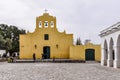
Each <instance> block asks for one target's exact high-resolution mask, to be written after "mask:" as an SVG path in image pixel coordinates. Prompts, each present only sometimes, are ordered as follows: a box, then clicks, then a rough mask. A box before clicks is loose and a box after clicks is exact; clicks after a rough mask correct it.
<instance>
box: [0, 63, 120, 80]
mask: <svg viewBox="0 0 120 80" xmlns="http://www.w3.org/2000/svg"><path fill="white" fill-rule="evenodd" d="M0 69H1V70H0V80H120V69H114V68H108V67H104V66H100V64H99V63H7V62H1V63H0Z"/></svg>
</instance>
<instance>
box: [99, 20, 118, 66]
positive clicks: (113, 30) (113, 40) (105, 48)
mask: <svg viewBox="0 0 120 80" xmlns="http://www.w3.org/2000/svg"><path fill="white" fill-rule="evenodd" d="M100 37H101V38H102V43H101V49H102V51H101V52H102V54H101V65H103V66H108V67H114V68H120V22H118V23H116V24H114V25H112V26H110V27H108V28H106V29H104V30H103V31H101V32H100Z"/></svg>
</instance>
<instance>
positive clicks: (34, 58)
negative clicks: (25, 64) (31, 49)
mask: <svg viewBox="0 0 120 80" xmlns="http://www.w3.org/2000/svg"><path fill="white" fill-rule="evenodd" d="M33 60H34V62H35V61H36V56H35V53H33Z"/></svg>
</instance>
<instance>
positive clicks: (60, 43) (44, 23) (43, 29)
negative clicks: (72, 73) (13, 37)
mask: <svg viewBox="0 0 120 80" xmlns="http://www.w3.org/2000/svg"><path fill="white" fill-rule="evenodd" d="M19 41H20V59H32V58H33V54H34V53H35V55H36V58H38V59H41V58H42V55H43V54H44V55H45V59H52V58H62V59H78V60H85V56H84V54H85V53H84V50H85V49H87V47H84V49H83V47H81V46H79V47H78V46H75V45H74V44H73V34H67V33H66V32H65V31H64V32H59V31H58V29H57V25H56V17H54V16H51V15H49V13H44V14H43V15H42V16H38V17H36V28H35V31H34V32H32V33H29V32H28V33H26V34H21V35H20V40H19ZM82 46H83V45H82ZM90 46H91V48H92V49H94V50H95V51H94V53H95V54H94V55H93V56H94V57H95V60H98V61H100V45H99V46H95V45H90ZM88 48H89V47H88ZM96 53H97V54H96Z"/></svg>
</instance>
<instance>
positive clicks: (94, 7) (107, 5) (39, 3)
mask: <svg viewBox="0 0 120 80" xmlns="http://www.w3.org/2000/svg"><path fill="white" fill-rule="evenodd" d="M119 4H120V0H0V23H5V24H8V25H15V26H18V27H21V28H23V29H26V30H29V31H30V32H33V31H34V29H35V25H36V24H35V20H36V16H40V15H42V14H43V13H44V10H45V9H47V10H48V12H49V14H51V15H53V16H56V18H57V28H58V30H59V31H64V30H66V32H67V33H73V34H74V40H76V38H77V37H80V38H81V40H82V42H84V40H85V39H91V41H92V42H93V43H95V44H99V43H100V42H101V39H100V37H99V36H98V35H99V33H100V31H101V30H103V29H105V28H107V27H109V26H111V25H113V24H115V23H117V22H119V21H120V9H119V8H120V5H119Z"/></svg>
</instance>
